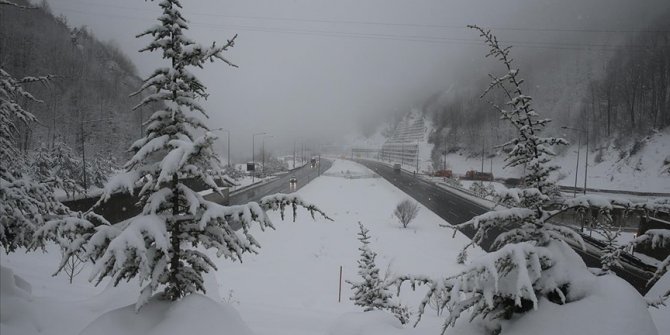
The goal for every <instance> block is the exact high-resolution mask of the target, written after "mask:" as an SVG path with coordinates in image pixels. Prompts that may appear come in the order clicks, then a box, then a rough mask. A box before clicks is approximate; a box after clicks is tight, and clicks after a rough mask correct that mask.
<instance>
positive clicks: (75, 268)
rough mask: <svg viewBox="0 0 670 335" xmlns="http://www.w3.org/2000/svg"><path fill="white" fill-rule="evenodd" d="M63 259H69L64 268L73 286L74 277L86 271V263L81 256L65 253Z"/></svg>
mask: <svg viewBox="0 0 670 335" xmlns="http://www.w3.org/2000/svg"><path fill="white" fill-rule="evenodd" d="M63 257H64V258H66V259H67V261H66V262H65V266H63V272H64V273H65V275H66V276H67V279H68V280H69V281H70V284H72V280H73V279H74V277H76V276H77V275H78V274H80V273H81V271H83V270H84V267H86V262H84V261H83V260H82V259H81V258H80V257H79V255H77V254H67V253H66V252H65V251H64V252H63Z"/></svg>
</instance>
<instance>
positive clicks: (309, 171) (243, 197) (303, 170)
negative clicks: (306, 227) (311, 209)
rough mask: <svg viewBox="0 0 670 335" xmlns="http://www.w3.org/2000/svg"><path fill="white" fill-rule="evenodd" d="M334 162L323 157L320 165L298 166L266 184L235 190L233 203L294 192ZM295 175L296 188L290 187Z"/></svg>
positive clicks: (231, 198)
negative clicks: (290, 181) (239, 190)
mask: <svg viewBox="0 0 670 335" xmlns="http://www.w3.org/2000/svg"><path fill="white" fill-rule="evenodd" d="M332 165H333V163H332V162H331V161H329V160H327V159H323V158H322V159H321V163H320V166H319V164H317V166H316V167H313V168H312V167H310V165H309V164H307V165H305V166H303V167H300V168H297V169H295V170H293V171H291V172H289V173H287V174H284V175H282V176H280V177H279V178H277V179H275V180H272V181H270V182H267V183H266V184H263V185H260V186H256V187H253V188H251V189H248V190H243V191H242V192H233V194H231V196H230V204H231V205H240V204H246V203H248V202H251V201H256V202H258V201H259V200H261V198H262V197H264V196H266V195H270V194H275V193H292V192H295V191H297V190H299V189H300V188H302V187H303V186H305V185H307V183H309V182H310V181H312V180H314V178H316V177H318V176H319V174H320V173H323V172H325V171H326V170H328V169H330V167H331V166H332ZM293 176H295V177H296V179H297V180H298V184H297V185H296V187H295V188H291V187H289V179H291V177H293Z"/></svg>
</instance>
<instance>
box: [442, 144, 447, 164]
mask: <svg viewBox="0 0 670 335" xmlns="http://www.w3.org/2000/svg"><path fill="white" fill-rule="evenodd" d="M442 170H445V171H446V170H447V140H446V139H445V140H444V164H443V168H442Z"/></svg>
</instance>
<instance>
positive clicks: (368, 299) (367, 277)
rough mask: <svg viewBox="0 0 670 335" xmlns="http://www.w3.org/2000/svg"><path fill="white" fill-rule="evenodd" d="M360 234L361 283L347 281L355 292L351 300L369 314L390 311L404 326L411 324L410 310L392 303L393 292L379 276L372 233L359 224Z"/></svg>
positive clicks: (359, 271)
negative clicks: (371, 245)
mask: <svg viewBox="0 0 670 335" xmlns="http://www.w3.org/2000/svg"><path fill="white" fill-rule="evenodd" d="M358 226H359V228H360V232H359V233H358V236H359V237H358V240H359V241H361V246H360V247H359V248H358V250H359V251H360V252H361V258H360V259H359V260H358V274H359V275H360V276H361V278H362V281H361V282H357V283H355V282H351V281H347V283H348V284H350V285H351V289H352V290H353V291H354V296H353V297H351V298H350V299H351V300H353V301H354V304H355V305H356V306H361V307H363V310H364V311H366V312H368V311H372V310H375V309H377V310H388V311H390V312H391V313H393V314H394V315H395V316H396V317H397V318H398V320H400V322H401V323H402V324H405V323H407V322H409V317H410V315H409V310H408V309H407V307H406V306H403V305H400V304H396V303H394V302H393V301H392V298H393V296H392V294H391V291H390V290H389V289H388V287H387V285H386V282H385V280H384V278H382V277H380V276H379V268H378V267H377V264H376V263H375V258H376V257H377V254H376V253H375V252H374V251H372V250H370V247H369V244H370V235H369V234H368V233H369V232H370V231H369V230H368V229H367V228H365V226H363V224H362V223H360V222H359V223H358Z"/></svg>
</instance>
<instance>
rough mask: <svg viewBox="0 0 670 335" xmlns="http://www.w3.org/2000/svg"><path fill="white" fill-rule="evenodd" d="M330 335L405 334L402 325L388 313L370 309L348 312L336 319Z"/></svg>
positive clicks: (329, 332)
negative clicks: (363, 311)
mask: <svg viewBox="0 0 670 335" xmlns="http://www.w3.org/2000/svg"><path fill="white" fill-rule="evenodd" d="M327 334H328V335H393V334H405V332H403V329H402V325H401V324H400V322H398V320H397V319H395V318H394V317H393V316H391V315H390V314H388V313H384V312H382V311H370V312H365V313H347V314H344V315H342V316H340V317H339V318H337V320H335V322H333V324H332V325H331V327H330V329H329V330H328V333H327Z"/></svg>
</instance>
